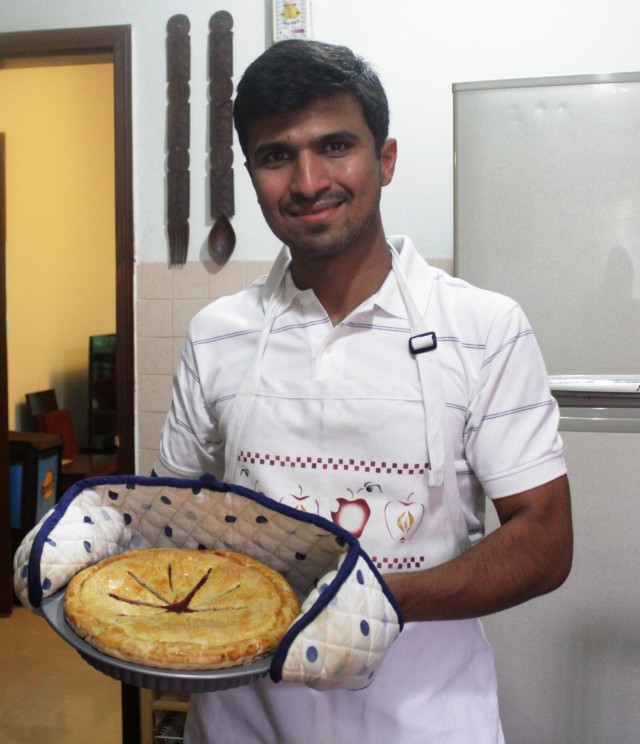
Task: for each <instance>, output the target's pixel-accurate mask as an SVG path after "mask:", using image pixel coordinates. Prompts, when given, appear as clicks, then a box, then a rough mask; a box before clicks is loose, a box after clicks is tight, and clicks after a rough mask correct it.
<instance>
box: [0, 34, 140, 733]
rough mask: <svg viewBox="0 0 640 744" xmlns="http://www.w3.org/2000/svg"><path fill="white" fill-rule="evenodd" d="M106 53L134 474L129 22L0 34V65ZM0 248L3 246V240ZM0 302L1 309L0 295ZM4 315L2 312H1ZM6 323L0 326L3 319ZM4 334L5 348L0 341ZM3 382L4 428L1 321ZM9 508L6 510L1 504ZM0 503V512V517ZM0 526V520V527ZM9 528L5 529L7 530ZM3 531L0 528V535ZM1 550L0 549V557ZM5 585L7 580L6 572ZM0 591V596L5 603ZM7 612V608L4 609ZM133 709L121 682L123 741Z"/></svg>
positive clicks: (121, 398) (123, 389) (1, 462)
mask: <svg viewBox="0 0 640 744" xmlns="http://www.w3.org/2000/svg"><path fill="white" fill-rule="evenodd" d="M87 54H89V55H93V54H107V55H109V56H110V57H111V59H112V61H113V72H114V77H113V85H114V126H115V130H114V139H115V143H114V155H115V159H114V162H115V239H116V246H115V261H116V334H117V341H116V343H117V352H116V353H117V378H118V379H117V394H118V438H119V448H118V469H119V471H120V472H121V473H124V474H129V473H134V472H135V436H134V431H135V392H134V390H135V386H134V348H135V343H134V299H133V275H134V258H135V257H134V236H133V154H132V140H133V138H132V88H131V77H132V71H131V27H130V26H101V27H89V28H68V29H50V30H43V31H18V32H13V33H0V65H1V64H2V62H3V60H6V59H19V58H29V59H32V58H36V57H51V56H67V55H71V56H76V55H87ZM0 237H1V236H0ZM0 242H2V246H3V247H4V241H0ZM0 259H2V268H1V271H0V281H2V289H1V290H0V301H1V300H2V297H3V296H4V292H5V291H6V290H5V280H6V275H5V262H4V255H1V256H0ZM2 308H3V309H6V296H5V301H4V302H3V303H2ZM5 317H6V313H5ZM5 326H6V324H5ZM3 338H4V342H5V343H4V346H3ZM3 368H4V370H5V384H4V387H0V426H2V427H3V428H2V431H4V432H6V431H7V426H8V423H7V422H8V410H7V406H8V402H7V395H6V391H7V384H6V368H7V349H6V327H5V328H3V330H2V331H0V385H1V383H2V369H3ZM3 422H4V423H3ZM8 462H9V457H8V438H7V436H6V435H4V436H3V437H1V438H0V501H2V502H3V503H6V504H9V475H8V469H9V466H8ZM7 511H8V510H7ZM2 516H3V515H2V511H1V509H0V518H2ZM3 529H4V528H3V527H2V526H0V531H2V530H3ZM9 532H10V528H9ZM2 537H3V534H2V533H0V539H1V538H2ZM3 558H4V560H5V561H6V556H4V552H3V553H1V554H0V561H1V560H2V559H3ZM7 568H8V577H9V583H7V574H6V571H7ZM11 573H12V572H11V566H10V565H9V566H8V567H7V566H6V565H3V564H2V563H0V585H2V584H4V585H5V588H4V589H3V588H2V586H0V601H2V598H3V596H5V595H6V594H7V587H8V592H9V595H10V596H9V601H10V602H12V601H13V600H12V597H13V593H12V588H11ZM6 599H7V598H6V596H5V601H6ZM9 611H10V607H9ZM0 614H1V608H0ZM139 741H140V708H139V697H138V690H137V688H133V687H130V686H129V685H123V686H122V742H123V744H139Z"/></svg>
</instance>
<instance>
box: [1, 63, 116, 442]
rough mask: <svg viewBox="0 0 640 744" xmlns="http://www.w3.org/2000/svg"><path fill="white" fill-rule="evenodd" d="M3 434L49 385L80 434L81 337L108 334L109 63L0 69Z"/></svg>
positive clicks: (84, 344)
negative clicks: (28, 400)
mask: <svg viewBox="0 0 640 744" xmlns="http://www.w3.org/2000/svg"><path fill="white" fill-rule="evenodd" d="M0 131H2V132H5V133H6V161H7V169H6V170H7V172H6V178H7V248H6V254H7V334H8V366H9V369H8V372H9V391H8V401H9V428H10V429H22V428H25V424H27V423H28V418H25V416H24V403H25V393H27V392H31V391H36V390H42V389H46V388H50V387H53V388H55V390H56V393H57V396H58V403H59V405H60V406H61V407H67V408H70V409H71V411H72V414H73V416H74V423H75V425H76V429H77V436H78V438H79V439H80V440H83V439H85V436H86V409H87V397H88V390H87V362H88V344H89V336H90V335H93V334H97V333H113V332H114V331H115V230H114V212H115V209H114V163H113V142H114V134H113V66H112V65H111V64H110V63H102V62H101V63H96V64H62V65H55V66H47V67H34V66H27V67H21V68H14V69H3V70H0Z"/></svg>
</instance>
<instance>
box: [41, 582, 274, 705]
mask: <svg viewBox="0 0 640 744" xmlns="http://www.w3.org/2000/svg"><path fill="white" fill-rule="evenodd" d="M42 612H43V614H44V616H45V618H46V620H47V622H48V623H49V624H50V625H51V627H52V628H53V629H54V630H55V631H56V632H57V633H58V635H60V636H61V637H62V638H63V639H64V640H65V641H66V642H67V643H69V644H70V645H71V646H73V648H75V650H76V651H77V652H78V653H79V654H80V656H82V658H83V659H84V660H85V661H86V662H87V663H89V664H90V665H91V666H92V667H94V668H95V669H97V670H98V671H100V672H102V673H103V674H106V675H108V676H109V677H113V678H114V679H117V680H119V681H120V682H124V683H125V684H128V685H133V686H134V687H145V688H147V689H149V690H156V691H158V692H186V693H195V692H217V691H219V690H228V689H230V688H232V687H241V686H242V685H247V684H250V683H251V682H255V681H257V680H258V679H260V678H261V677H265V676H266V675H267V674H268V673H269V667H270V665H271V659H272V656H266V657H265V658H264V659H259V660H258V661H254V662H253V663H252V664H246V665H244V666H236V667H230V668H228V669H211V670H205V671H200V670H198V671H191V670H181V669H157V668H155V667H147V666H144V665H142V664H134V663H132V662H129V661H122V660H120V659H115V658H113V657H112V656H107V655H106V654H103V653H101V652H100V651H98V650H97V649H95V648H93V646H90V645H89V644H88V643H86V642H85V641H83V640H82V638H80V636H78V635H77V633H76V632H75V631H74V630H73V629H72V628H71V627H70V625H69V624H68V623H67V621H66V619H65V616H64V590H62V591H60V592H57V593H56V594H54V595H53V596H51V597H47V599H44V600H43V601H42Z"/></svg>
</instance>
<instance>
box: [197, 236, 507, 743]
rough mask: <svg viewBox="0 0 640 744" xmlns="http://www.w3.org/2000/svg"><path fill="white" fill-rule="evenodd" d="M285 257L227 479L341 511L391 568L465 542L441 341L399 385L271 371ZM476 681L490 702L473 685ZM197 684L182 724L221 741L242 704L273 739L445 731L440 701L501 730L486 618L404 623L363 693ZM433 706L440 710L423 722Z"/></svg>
mask: <svg viewBox="0 0 640 744" xmlns="http://www.w3.org/2000/svg"><path fill="white" fill-rule="evenodd" d="M391 251H392V261H393V271H394V273H395V275H396V278H397V280H398V284H399V287H400V291H401V293H402V295H403V299H404V302H405V305H406V307H407V311H408V316H409V319H410V323H411V332H412V334H413V336H414V341H413V343H414V346H415V347H416V348H417V349H418V351H420V349H421V348H425V349H428V348H429V346H430V343H431V339H432V337H431V336H430V335H429V334H428V329H427V328H426V327H425V323H424V321H423V319H422V317H420V315H419V313H418V310H417V308H416V305H415V303H414V301H413V300H412V298H411V296H410V294H409V290H408V288H407V286H406V283H405V280H404V278H403V276H402V270H401V267H400V259H399V256H398V254H397V252H396V251H395V249H394V248H393V247H391ZM288 260H289V259H288V257H287V255H286V254H284V253H282V254H281V255H280V256H279V257H278V259H277V261H276V263H275V264H274V267H273V269H272V271H271V274H270V276H269V278H268V280H267V287H269V286H271V287H272V288H273V291H272V294H271V297H270V300H269V302H268V305H267V309H266V313H265V322H264V327H263V330H262V334H261V339H260V342H259V343H258V347H257V348H258V350H257V353H256V356H255V359H254V363H253V365H252V367H251V369H249V370H248V372H247V373H246V375H245V378H244V379H243V381H242V383H241V386H240V389H239V392H238V395H237V397H236V400H235V402H234V408H233V412H232V415H231V417H230V419H229V426H228V431H227V437H226V452H225V467H226V470H225V476H224V480H225V481H226V482H229V483H239V484H241V485H246V486H248V487H250V488H252V489H255V490H259V491H261V492H263V493H264V494H266V495H267V496H269V497H270V498H272V499H275V500H276V501H281V502H283V503H286V504H288V505H290V506H293V507H295V508H298V509H304V510H306V511H308V512H312V513H317V514H320V515H321V516H323V517H325V518H327V519H329V520H333V521H334V522H335V523H337V524H339V525H340V526H342V527H344V528H346V529H347V530H349V531H351V532H352V533H353V534H354V535H356V536H357V537H358V538H359V540H360V543H361V545H362V547H363V548H364V549H365V550H366V551H367V552H368V554H369V555H370V557H371V558H372V560H373V561H374V563H375V564H376V565H377V566H378V568H379V569H380V571H381V573H383V574H384V573H385V572H390V571H412V570H420V569H423V568H428V567H430V566H434V565H437V564H440V563H442V562H444V561H447V560H449V559H451V558H453V557H455V556H456V555H458V554H459V553H461V552H462V551H464V550H466V549H467V548H468V546H469V538H468V533H467V529H466V525H465V521H464V517H463V513H462V508H461V504H460V499H459V495H458V490H457V484H456V475H455V470H454V462H453V456H452V454H450V453H449V452H448V451H447V450H446V448H445V441H446V436H445V431H444V427H445V423H446V422H445V403H444V393H443V386H442V382H441V380H440V370H439V364H438V360H437V353H432V352H431V351H428V350H425V351H424V353H418V354H416V357H415V358H416V361H417V364H418V370H419V382H417V381H413V382H410V383H406V382H404V381H403V380H401V379H398V380H397V383H394V384H393V385H391V386H390V385H389V383H388V381H387V382H376V380H375V376H373V375H372V377H371V379H358V380H345V379H335V380H333V379H332V380H327V379H324V380H315V381H314V380H309V379H298V378H297V377H296V375H295V371H294V370H292V373H291V375H290V376H287V379H266V376H263V375H262V374H261V369H262V361H263V359H264V355H265V352H266V350H267V346H268V344H269V335H270V331H271V329H272V327H273V323H274V320H275V318H276V317H277V315H278V312H279V309H280V308H281V304H280V303H281V298H282V289H283V285H284V281H283V278H284V275H285V272H286V270H287V266H288ZM425 291H427V292H428V291H429V287H425ZM425 334H426V335H425ZM438 677H440V680H439V681H438ZM424 680H428V684H425V682H424ZM434 682H435V685H434ZM479 683H480V684H479ZM456 685H457V692H455V687H456ZM479 687H480V688H483V689H482V692H481V695H482V696H484V700H483V702H482V703H481V704H478V701H477V700H476V699H469V696H468V692H467V691H468V690H478V688H479ZM452 688H454V689H452ZM436 691H437V693H436ZM452 693H453V694H452ZM439 694H441V697H438V695H439ZM473 694H474V695H475V694H476V693H475V692H474V693H473ZM318 695H321V696H322V697H320V698H319V697H317V696H318ZM345 695H346V697H345ZM194 697H195V699H194V701H193V703H192V704H193V706H194V708H198V707H200V715H199V716H197V715H196V716H194V718H193V719H191V721H190V724H189V725H188V727H187V728H188V729H190V730H192V731H193V732H194V740H195V741H198V742H199V741H207V742H217V741H222V742H224V741H226V739H225V738H224V735H223V732H224V731H227V733H228V734H229V735H233V734H232V732H233V730H234V728H235V726H237V725H238V724H237V722H238V718H237V716H241V717H242V718H243V719H244V720H245V722H247V725H248V726H249V727H251V726H253V727H256V726H258V725H260V727H261V728H262V727H264V725H266V721H267V720H268V721H269V726H273V731H272V733H271V734H268V733H267V732H266V731H263V733H262V735H261V737H259V738H256V741H265V742H271V741H272V742H274V744H275V742H283V741H286V742H287V744H293V742H298V741H299V742H304V743H305V744H313V743H314V742H325V741H327V742H328V741H341V742H351V741H353V742H355V741H372V742H374V741H376V742H377V741H398V742H405V741H407V742H408V741H412V742H413V741H421V742H422V741H431V740H432V739H430V738H429V733H428V732H432V734H433V737H434V739H433V740H435V738H437V737H439V736H440V735H441V728H442V726H443V723H442V720H443V718H442V711H443V706H446V707H447V708H449V709H451V705H452V704H455V705H459V706H460V709H459V710H458V711H452V712H451V714H449V713H447V716H446V719H447V720H451V719H453V720H456V725H458V724H459V725H460V726H462V727H463V728H467V727H468V730H469V735H470V738H468V739H466V738H457V739H455V741H473V742H474V744H480V743H481V742H482V743H484V742H490V743H491V744H496V742H500V741H502V738H501V732H500V725H499V721H498V716H497V702H496V701H495V679H494V669H493V659H492V654H491V651H490V649H489V647H488V644H487V642H486V639H485V637H484V633H483V631H482V629H481V626H480V623H479V621H477V620H464V621H451V622H449V621H444V622H438V623H409V624H407V625H406V626H405V629H404V631H403V632H402V633H401V634H400V636H399V637H398V639H397V640H396V641H395V642H394V643H393V644H392V646H391V647H390V649H389V650H388V652H387V655H386V657H385V660H384V663H383V664H382V667H381V668H380V670H379V672H378V674H377V676H376V679H375V681H374V683H373V684H372V685H371V686H370V687H368V688H367V689H366V690H364V691H360V692H358V693H353V692H348V691H343V690H336V691H326V692H321V693H318V692H317V691H314V690H309V689H308V688H304V687H303V686H298V685H283V684H279V685H274V684H272V683H270V682H267V681H262V680H261V681H260V682H258V683H257V684H255V685H251V686H249V687H248V688H243V689H239V690H230V691H224V692H222V693H215V695H208V696H194ZM298 698H299V700H298ZM252 699H253V702H254V703H255V704H252ZM452 701H458V702H456V703H452ZM360 704H362V705H366V706H367V710H374V709H375V710H377V711H378V713H379V715H377V716H375V717H374V718H370V717H369V716H368V715H364V716H363V715H362V714H356V715H355V716H354V711H353V706H356V707H358V706H359V705H360ZM309 706H313V708H310V707H309ZM371 706H375V708H373V707H371ZM430 706H431V710H432V712H433V716H432V722H431V723H427V718H429V717H430V714H429V710H430ZM470 708H471V710H470ZM312 709H313V710H314V713H312V712H311V711H312ZM264 711H267V713H266V714H265V713H264ZM474 711H475V712H474ZM254 716H255V718H254ZM265 716H266V718H265ZM194 719H198V720H201V721H208V725H209V726H212V725H213V723H214V721H215V729H216V730H217V731H218V732H219V735H220V736H221V738H220V739H219V740H218V739H217V738H216V736H215V735H214V734H213V733H208V729H206V727H205V728H202V729H201V733H200V736H198V735H197V734H196V733H195V732H196V731H197V728H196V727H197V725H198V724H197V722H196V720H194ZM368 721H371V722H372V723H371V725H372V729H371V730H370V731H369V730H367V726H368V725H369V723H368ZM200 725H203V726H204V724H200ZM227 725H228V728H227ZM430 726H432V728H430ZM190 727H193V728H190ZM483 729H484V730H485V733H483ZM235 730H237V729H235ZM205 732H207V733H205ZM411 732H413V733H415V735H416V736H417V737H418V738H415V739H414V738H412V737H413V733H411ZM458 733H459V732H458ZM389 737H391V738H389ZM423 737H424V738H423ZM231 740H232V739H229V741H231ZM437 740H438V741H440V740H441V739H440V738H438V739H437ZM442 741H449V739H446V738H445V739H442Z"/></svg>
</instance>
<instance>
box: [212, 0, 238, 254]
mask: <svg viewBox="0 0 640 744" xmlns="http://www.w3.org/2000/svg"><path fill="white" fill-rule="evenodd" d="M232 28H233V18H232V17H231V14H230V13H228V12H227V11H226V10H220V11H218V12H217V13H214V14H213V15H212V16H211V20H210V21H209V91H210V109H209V147H210V167H209V179H210V181H209V194H210V199H211V205H210V206H211V217H212V218H213V219H214V220H215V222H214V223H213V227H212V228H211V231H210V232H209V239H208V249H209V255H210V256H211V259H212V260H213V261H214V262H215V263H216V264H219V265H224V264H225V263H226V262H227V261H228V260H229V257H230V256H231V254H232V253H233V249H234V248H235V245H236V235H235V232H234V230H233V227H232V226H231V222H230V220H229V218H230V217H232V216H233V214H234V212H235V199H234V188H233V167H232V166H233V117H232V103H231V96H232V95H233V80H232V76H233V33H232Z"/></svg>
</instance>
